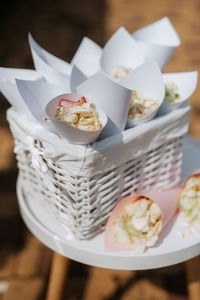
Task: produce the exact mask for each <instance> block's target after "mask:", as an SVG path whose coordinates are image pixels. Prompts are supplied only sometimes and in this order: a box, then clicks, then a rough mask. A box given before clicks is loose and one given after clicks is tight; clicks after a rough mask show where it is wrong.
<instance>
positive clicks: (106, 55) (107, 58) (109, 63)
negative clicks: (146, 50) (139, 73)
mask: <svg viewBox="0 0 200 300" xmlns="http://www.w3.org/2000/svg"><path fill="white" fill-rule="evenodd" d="M145 59H146V58H145V56H144V55H143V54H141V51H140V47H139V46H138V43H137V42H135V41H134V39H133V38H132V36H131V35H130V33H129V32H128V31H127V30H126V29H125V28H124V27H120V28H119V29H118V30H117V31H116V32H115V33H114V34H113V35H112V37H111V38H110V39H109V41H108V42H107V43H106V45H105V47H104V49H103V53H102V56H101V61H100V64H101V69H102V70H103V71H104V72H106V73H107V74H108V75H110V76H111V75H112V72H113V70H114V69H115V68H116V67H119V66H122V67H128V68H132V69H135V68H136V67H138V66H139V65H141V64H143V63H144V61H145Z"/></svg>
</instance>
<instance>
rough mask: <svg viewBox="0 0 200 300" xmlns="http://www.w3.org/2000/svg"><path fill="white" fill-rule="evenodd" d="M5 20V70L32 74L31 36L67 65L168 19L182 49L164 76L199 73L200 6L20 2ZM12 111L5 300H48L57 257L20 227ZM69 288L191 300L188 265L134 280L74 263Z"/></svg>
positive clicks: (87, 294)
mask: <svg viewBox="0 0 200 300" xmlns="http://www.w3.org/2000/svg"><path fill="white" fill-rule="evenodd" d="M0 14H1V15H0V24H1V26H0V39H1V47H0V66H4V67H21V68H23V67H24V68H27V67H29V68H32V67H33V64H32V60H31V54H30V50H29V48H28V42H27V33H28V31H31V32H32V33H33V36H34V37H35V39H36V40H37V41H38V42H39V43H40V44H41V45H42V46H43V47H44V48H46V49H47V50H48V51H50V52H52V53H53V54H55V55H57V56H59V57H61V58H63V59H66V60H68V61H69V60H70V59H71V58H72V56H73V53H74V51H75V49H76V47H77V46H78V44H79V43H80V41H81V39H82V37H83V36H85V35H87V36H88V37H90V38H92V39H93V40H95V41H96V42H97V43H99V44H100V45H101V46H103V44H104V42H105V41H106V40H107V39H108V38H109V37H110V36H111V34H112V33H113V32H114V31H115V30H116V29H118V28H119V27H120V26H125V27H126V28H127V29H128V30H129V31H130V32H132V31H134V30H136V29H137V28H140V27H142V26H145V25H147V24H149V23H151V22H153V21H155V20H157V19H159V18H161V17H163V16H165V15H167V16H168V17H169V18H170V20H171V21H172V23H173V24H174V26H175V28H176V30H177V32H178V34H179V35H180V38H181V41H182V44H181V46H180V48H179V49H178V50H177V51H176V53H175V54H174V56H173V58H172V59H171V61H170V62H169V65H168V66H167V68H166V70H165V71H167V72H179V71H190V70H199V69H200V53H199V49H200V38H199V33H200V21H199V20H200V2H199V0H190V1H188V0H181V1H180V0H163V1H159V0H151V1H149V0H140V1H139V0H135V1H133V0H105V1H103V0H95V1H93V0H85V1H84V2H83V1H81V0H74V1H64V0H59V1H57V2H56V5H55V2H54V1H51V0H47V1H39V0H34V1H33V0H30V1H23V0H22V1H12V3H10V2H9V3H7V4H6V5H5V6H4V7H3V8H2V9H1V12H0ZM199 94H200V88H199V85H198V87H197V90H196V92H195V93H194V95H192V97H191V99H190V103H191V104H192V106H193V109H192V113H191V122H190V133H191V134H192V135H193V136H194V137H196V138H199V139H200V99H199ZM8 107H9V105H8V104H7V102H6V100H5V99H4V98H3V96H1V95H0V141H1V142H0V300H2V299H3V300H13V299H15V300H22V299H28V300H43V299H44V295H45V292H46V284H47V279H48V273H49V267H50V259H51V251H50V250H48V249H47V248H46V247H45V246H43V245H42V244H41V243H40V242H39V241H37V240H36V239H35V238H34V237H33V236H32V235H30V234H29V233H27V231H26V230H25V227H24V225H23V223H22V222H21V219H20V215H19V211H18V207H17V199H16V194H15V184H16V176H17V167H16V162H15V158H14V155H13V140H12V136H11V134H10V131H9V128H8V124H7V122H6V109H7V108H8ZM197 261H198V262H199V259H197ZM190 277H191V276H190ZM67 283H68V286H66V289H65V291H64V293H63V300H64V299H65V300H67V299H70V300H76V299H77V300H115V299H116V300H118V299H122V300H132V299H135V300H166V299H167V300H184V299H187V296H186V295H187V291H186V288H185V285H186V283H185V277H184V269H183V266H182V265H177V266H173V267H170V268H163V269H159V270H153V271H144V272H137V273H134V272H131V271H112V270H105V269H99V268H89V267H87V266H85V265H81V264H78V263H76V262H72V263H71V264H70V267H69V276H68V279H67ZM191 284H194V283H192V281H191ZM188 288H190V287H188ZM197 300H198V299H197Z"/></svg>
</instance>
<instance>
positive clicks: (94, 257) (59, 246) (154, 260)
mask: <svg viewBox="0 0 200 300" xmlns="http://www.w3.org/2000/svg"><path fill="white" fill-rule="evenodd" d="M183 150H184V155H183V162H184V163H183V176H182V177H183V179H184V178H185V177H186V176H187V175H188V174H190V173H191V172H192V171H193V170H195V169H197V168H199V167H200V142H198V141H196V140H194V139H193V138H191V137H189V136H187V137H186V138H185V139H184V149H183ZM17 195H18V200H19V206H20V210H21V215H22V217H23V219H24V222H25V223H26V225H27V226H28V228H29V229H30V230H31V231H32V233H33V234H34V235H35V236H36V237H37V238H38V239H39V240H41V241H42V242H43V243H44V244H45V245H47V246H48V247H49V248H51V249H52V250H54V251H56V252H58V253H60V254H62V255H63V256H66V257H68V258H70V259H73V260H76V261H78V262H81V263H85V264H88V265H92V266H97V267H104V268H111V269H121V270H144V269H153V268H159V267H164V266H169V265H173V264H176V263H180V262H183V261H185V260H188V259H190V258H192V257H195V256H197V255H199V254H200V235H198V234H195V233H194V235H193V236H191V237H189V238H187V239H183V238H182V237H181V235H180V233H179V232H180V228H181V227H182V226H183V225H184V224H183V223H182V221H181V220H180V217H175V218H174V219H173V220H172V221H171V223H170V224H169V225H168V227H167V228H166V229H165V230H164V232H163V233H162V235H161V237H160V238H159V241H158V244H157V246H156V247H153V248H151V249H148V250H147V251H146V252H145V253H143V254H135V253H133V252H106V251H104V242H103V240H104V235H103V234H100V235H98V236H97V237H95V238H94V239H92V240H89V241H79V240H77V239H75V238H74V237H73V235H72V234H71V233H70V232H66V228H64V227H63V225H61V224H59V223H58V221H57V219H56V217H55V215H54V214H53V213H52V215H51V214H50V213H49V211H47V210H46V209H45V206H41V202H40V199H38V201H31V199H27V198H25V197H24V195H23V189H22V186H21V180H20V178H19V179H18V183H17Z"/></svg>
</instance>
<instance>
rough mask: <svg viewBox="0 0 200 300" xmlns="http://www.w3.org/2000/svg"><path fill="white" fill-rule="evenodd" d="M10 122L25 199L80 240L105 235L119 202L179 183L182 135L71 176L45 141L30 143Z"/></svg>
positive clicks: (30, 139) (36, 140)
mask: <svg viewBox="0 0 200 300" xmlns="http://www.w3.org/2000/svg"><path fill="white" fill-rule="evenodd" d="M9 122H10V125H11V130H12V133H13V136H14V138H15V152H16V157H17V161H18V167H19V170H20V176H21V178H22V183H23V189H24V193H25V195H26V196H27V198H29V199H32V201H34V199H36V198H37V199H40V200H41V205H44V203H45V206H46V207H47V209H49V210H51V211H54V213H55V214H56V215H57V220H58V222H60V223H62V224H63V225H64V226H66V227H67V228H70V229H71V231H72V232H73V234H74V235H75V236H76V237H77V238H78V239H89V238H92V237H93V236H95V235H96V234H97V233H98V232H100V231H102V229H103V227H104V226H105V222H106V220H107V218H108V216H109V215H110V213H111V211H112V209H113V207H114V206H115V204H116V202H117V200H118V199H120V197H124V196H127V195H130V194H131V193H134V192H145V191H148V190H151V189H167V188H170V187H173V186H175V185H177V184H178V183H179V181H180V175H181V163H182V151H181V146H182V136H178V137H176V138H173V139H169V140H168V139H167V138H166V141H165V142H164V143H163V139H162V140H161V141H160V145H159V146H157V147H155V149H152V150H151V151H147V152H146V153H144V154H143V155H141V156H139V157H136V158H134V159H131V160H127V161H126V162H125V163H122V164H118V165H117V166H116V167H114V168H112V169H106V168H105V170H103V171H102V172H101V173H97V174H95V173H94V174H92V175H90V176H82V175H81V176H80V175H79V174H78V175H74V174H72V173H71V172H70V169H69V170H68V168H66V163H65V164H62V163H61V162H60V161H59V162H57V161H56V160H55V159H54V158H51V157H50V156H48V155H46V152H45V147H46V146H45V147H44V145H43V140H42V139H39V138H38V136H37V138H36V137H34V136H29V137H28V138H26V141H25V138H24V136H23V135H22V134H21V133H20V134H19V131H18V126H17V124H16V122H14V121H13V122H12V120H11V119H10V120H9ZM22 127H23V126H22ZM26 130H27V127H26ZM177 132H178V130H177ZM27 145H29V146H27ZM30 145H31V147H30ZM129 151H133V152H134V151H135V150H134V148H133V149H129ZM121 155H122V156H123V152H122V153H121Z"/></svg>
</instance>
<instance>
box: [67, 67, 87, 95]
mask: <svg viewBox="0 0 200 300" xmlns="http://www.w3.org/2000/svg"><path fill="white" fill-rule="evenodd" d="M86 79H87V76H86V75H85V74H84V73H83V72H82V71H81V70H80V69H79V68H78V67H77V66H76V65H73V67H72V72H71V76H70V90H71V91H72V93H76V87H77V86H78V85H80V84H81V83H82V82H84V81H85V80H86Z"/></svg>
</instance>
